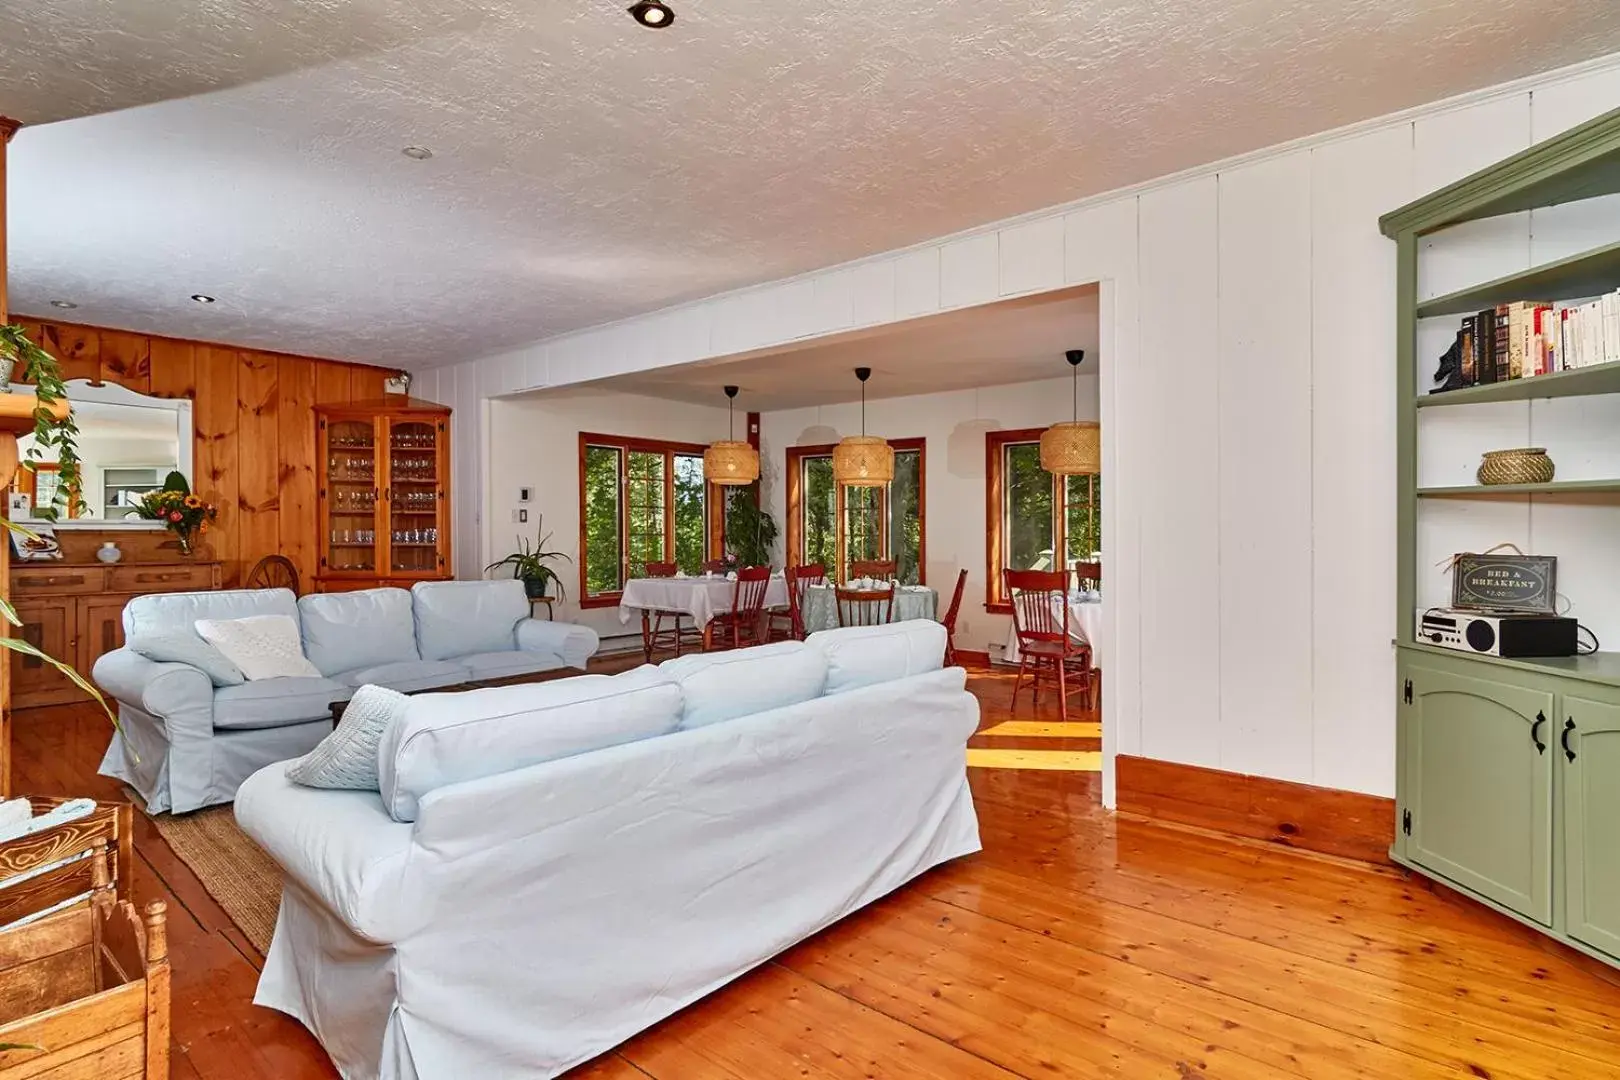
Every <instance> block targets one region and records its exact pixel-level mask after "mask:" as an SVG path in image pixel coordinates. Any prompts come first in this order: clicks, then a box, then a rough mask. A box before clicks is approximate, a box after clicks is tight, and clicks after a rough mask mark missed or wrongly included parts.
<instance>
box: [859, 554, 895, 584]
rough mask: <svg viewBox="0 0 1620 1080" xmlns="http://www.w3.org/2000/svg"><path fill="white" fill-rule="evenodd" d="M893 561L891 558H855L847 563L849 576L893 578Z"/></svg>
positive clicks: (882, 579)
mask: <svg viewBox="0 0 1620 1080" xmlns="http://www.w3.org/2000/svg"><path fill="white" fill-rule="evenodd" d="M894 571H895V561H894V560H893V559H856V560H855V561H854V562H852V563H850V564H849V576H850V577H851V578H875V579H877V580H878V581H892V580H894Z"/></svg>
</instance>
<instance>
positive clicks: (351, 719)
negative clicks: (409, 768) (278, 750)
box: [287, 684, 410, 791]
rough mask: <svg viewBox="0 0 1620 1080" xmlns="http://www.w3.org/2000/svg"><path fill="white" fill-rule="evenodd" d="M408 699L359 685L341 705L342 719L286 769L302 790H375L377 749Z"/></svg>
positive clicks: (391, 691)
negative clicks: (301, 786) (319, 741)
mask: <svg viewBox="0 0 1620 1080" xmlns="http://www.w3.org/2000/svg"><path fill="white" fill-rule="evenodd" d="M409 700H410V699H409V698H407V697H406V696H405V695H404V694H402V693H400V692H399V691H398V690H389V689H388V688H387V687H383V686H371V685H369V684H368V685H366V686H362V687H361V688H360V689H358V690H356V691H355V692H354V697H352V698H350V699H349V704H348V705H346V706H344V709H343V720H342V722H341V723H339V724H338V726H337V727H336V728H335V729H333V731H332V734H330V735H328V736H327V737H326V738H324V739H322V740H321V744H320V745H319V746H317V747H316V748H315V749H313V750H311V751H310V752H309V753H307V754H305V755H304V756H303V757H301V758H299V759H298V760H297V761H295V762H293V763H292V764H291V765H290V766H288V767H287V779H289V780H291V781H292V782H293V783H295V784H303V785H304V786H305V787H313V788H333V789H336V790H340V791H378V790H380V788H379V786H378V783H377V746H378V744H379V743H381V742H382V737H383V734H384V732H386V731H387V730H388V729H389V728H390V727H391V726H393V723H394V721H395V720H396V719H398V718H399V716H400V715H402V714H403V713H404V711H405V704H406V702H407V701H409Z"/></svg>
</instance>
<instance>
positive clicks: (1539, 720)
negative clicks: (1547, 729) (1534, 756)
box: [1530, 712, 1547, 754]
mask: <svg viewBox="0 0 1620 1080" xmlns="http://www.w3.org/2000/svg"><path fill="white" fill-rule="evenodd" d="M1546 722H1547V714H1546V713H1541V712H1538V713H1536V722H1535V723H1533V724H1531V725H1530V741H1531V742H1533V743H1535V744H1536V753H1538V754H1545V753H1546V752H1547V744H1546V743H1544V742H1542V741H1541V737H1540V736H1539V735H1537V734H1536V733H1537V732H1539V731H1540V730H1541V725H1542V724H1545V723H1546Z"/></svg>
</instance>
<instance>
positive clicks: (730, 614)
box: [708, 566, 771, 649]
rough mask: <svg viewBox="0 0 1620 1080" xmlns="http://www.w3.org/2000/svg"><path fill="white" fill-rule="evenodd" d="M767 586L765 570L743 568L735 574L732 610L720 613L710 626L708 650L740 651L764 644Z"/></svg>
mask: <svg viewBox="0 0 1620 1080" xmlns="http://www.w3.org/2000/svg"><path fill="white" fill-rule="evenodd" d="M770 584H771V568H770V567H768V566H745V567H743V568H742V569H741V570H738V571H737V588H736V590H735V591H734V592H733V593H732V598H731V610H730V611H722V612H720V613H719V614H717V615H715V617H714V618H713V619H712V620H710V622H709V634H708V641H709V648H711V649H740V648H742V647H743V646H744V645H763V644H765V641H766V635H765V591H766V589H768V588H769V587H770Z"/></svg>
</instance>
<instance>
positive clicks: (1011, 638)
mask: <svg viewBox="0 0 1620 1080" xmlns="http://www.w3.org/2000/svg"><path fill="white" fill-rule="evenodd" d="M1067 603H1068V605H1069V637H1070V639H1071V640H1073V641H1074V642H1075V643H1076V644H1081V645H1090V646H1091V666H1092V667H1094V668H1098V669H1101V668H1102V666H1103V659H1102V658H1103V647H1104V645H1105V642H1104V641H1103V637H1104V634H1103V602H1102V596H1101V595H1100V594H1099V593H1097V592H1096V591H1094V590H1092V591H1088V590H1085V589H1075V590H1071V591H1070V592H1069V594H1068V597H1067ZM1056 606H1057V605H1056V604H1055V603H1054V604H1053V607H1056ZM1001 657H1002V659H1003V660H1005V661H1006V662H1007V663H1009V664H1016V663H1018V662H1019V660H1020V659H1021V657H1022V654H1021V653H1020V652H1019V650H1018V632H1017V631H1016V630H1014V629H1013V628H1012V627H1010V626H1009V627H1008V628H1007V648H1006V649H1005V650H1004V651H1003V652H1002V654H1001Z"/></svg>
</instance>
